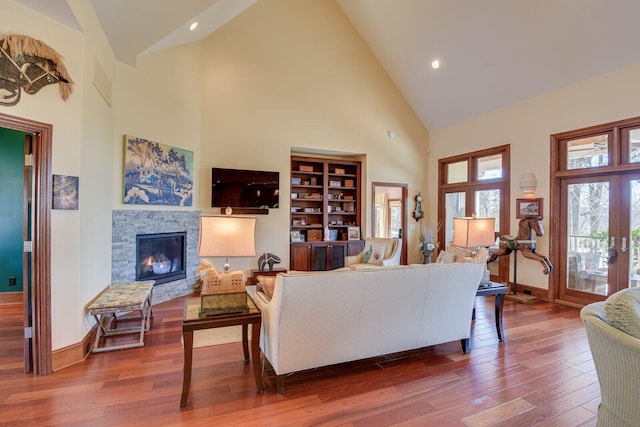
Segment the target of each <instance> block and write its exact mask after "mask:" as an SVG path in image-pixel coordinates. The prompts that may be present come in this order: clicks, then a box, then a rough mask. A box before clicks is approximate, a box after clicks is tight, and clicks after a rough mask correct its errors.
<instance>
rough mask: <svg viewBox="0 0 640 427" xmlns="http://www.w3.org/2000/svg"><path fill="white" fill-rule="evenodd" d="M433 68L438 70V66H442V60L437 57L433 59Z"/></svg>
mask: <svg viewBox="0 0 640 427" xmlns="http://www.w3.org/2000/svg"><path fill="white" fill-rule="evenodd" d="M431 68H433V69H434V70H437V69H438V68H440V61H439V60H437V59H434V60H433V61H431Z"/></svg>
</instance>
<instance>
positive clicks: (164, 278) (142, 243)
mask: <svg viewBox="0 0 640 427" xmlns="http://www.w3.org/2000/svg"><path fill="white" fill-rule="evenodd" d="M186 255H187V233H186V232H178V233H157V234H139V235H137V236H136V280H155V281H156V285H158V284H160V283H166V282H171V281H174V280H179V279H184V278H185V277H186V264H187V262H186V261H187V260H186Z"/></svg>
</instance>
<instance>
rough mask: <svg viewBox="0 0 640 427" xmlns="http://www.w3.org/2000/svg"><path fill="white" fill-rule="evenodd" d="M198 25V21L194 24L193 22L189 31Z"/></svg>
mask: <svg viewBox="0 0 640 427" xmlns="http://www.w3.org/2000/svg"><path fill="white" fill-rule="evenodd" d="M197 26H198V23H197V22H194V23H193V24H191V26H190V27H189V31H193V30H195V29H196V27H197Z"/></svg>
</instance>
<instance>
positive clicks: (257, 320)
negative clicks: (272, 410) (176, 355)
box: [180, 289, 264, 407]
mask: <svg viewBox="0 0 640 427" xmlns="http://www.w3.org/2000/svg"><path fill="white" fill-rule="evenodd" d="M250 291H252V289H248V290H247V306H248V307H249V310H248V311H247V312H246V313H233V314H222V315H217V316H205V315H201V314H200V297H187V298H186V299H185V302H184V313H183V317H182V336H183V340H184V372H183V378H182V397H181V399H180V407H184V406H186V405H187V400H188V399H189V388H190V387H191V368H192V361H193V331H197V330H199V329H211V328H222V327H224V326H236V325H242V349H243V351H244V359H245V360H246V361H249V362H250V363H252V365H253V376H254V379H255V381H256V387H257V389H258V392H260V393H262V392H263V391H264V383H263V382H262V373H261V371H260V328H261V326H262V314H261V313H260V310H259V309H258V307H256V305H255V304H254V302H253V299H252V298H251V292H250ZM249 324H252V325H253V327H252V328H251V358H250V357H249V346H248V343H247V340H248V332H247V330H248V326H249Z"/></svg>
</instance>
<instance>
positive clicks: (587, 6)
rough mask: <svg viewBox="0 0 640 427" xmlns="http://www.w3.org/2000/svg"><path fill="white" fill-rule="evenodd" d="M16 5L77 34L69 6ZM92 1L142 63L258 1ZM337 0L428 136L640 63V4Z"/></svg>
mask: <svg viewBox="0 0 640 427" xmlns="http://www.w3.org/2000/svg"><path fill="white" fill-rule="evenodd" d="M18 1H19V2H21V3H23V4H25V5H26V6H29V7H32V8H34V9H37V10H39V11H41V12H43V13H45V14H47V15H49V16H50V17H52V18H53V19H56V20H58V21H60V22H63V23H65V24H67V25H70V26H72V27H74V28H79V26H78V24H77V22H75V19H74V17H73V14H72V13H71V10H70V9H69V7H68V6H67V3H66V1H65V0H18ZM90 1H91V3H92V5H93V7H94V9H95V11H96V14H97V16H98V18H99V20H100V22H101V24H102V26H103V28H104V31H105V34H106V35H107V38H108V40H109V42H110V44H111V46H112V48H113V50H114V52H115V54H116V56H117V57H118V59H120V60H122V61H124V62H127V63H130V64H135V60H136V57H137V56H138V55H144V54H146V53H149V52H153V51H157V50H160V49H165V48H168V47H171V46H176V45H180V44H184V43H190V42H193V41H196V40H199V39H202V38H204V37H206V36H208V35H209V34H211V33H212V32H213V31H215V30H216V29H217V28H219V27H220V26H222V25H224V24H225V23H226V22H228V21H229V20H231V19H233V18H234V17H236V16H238V15H239V14H241V13H242V12H243V11H244V10H245V9H246V8H248V7H251V6H252V5H253V4H254V3H255V2H256V1H257V0H90ZM260 1H269V0H260ZM325 1H334V0H325ZM335 1H336V2H337V4H338V5H339V6H340V8H342V10H343V11H344V13H345V15H346V16H347V17H348V19H349V20H351V22H352V23H353V25H354V27H355V28H356V29H357V30H358V32H359V33H360V34H361V36H362V37H363V39H364V40H365V41H366V42H367V44H368V45H369V47H370V49H371V51H372V52H373V53H374V55H375V56H376V57H377V58H378V60H379V61H380V63H381V64H382V66H383V67H384V68H385V69H386V71H387V72H388V74H389V75H390V76H391V78H392V79H393V80H394V82H395V84H396V85H397V87H398V88H399V89H400V91H401V92H402V93H403V95H404V96H405V98H406V99H407V101H408V102H409V104H410V105H411V106H412V108H413V109H414V111H415V112H416V114H417V115H418V117H419V118H420V119H421V120H422V122H423V123H424V125H425V127H426V128H427V129H428V130H435V129H438V128H442V127H446V126H449V125H452V124H454V123H456V122H459V121H462V120H465V119H468V118H471V117H474V116H477V115H479V114H483V113H485V112H488V111H492V110H495V109H498V108H501V107H505V106H507V105H510V104H513V103H516V102H518V101H521V100H524V99H527V98H531V97H535V96H537V95H540V94H542V93H545V92H548V91H552V90H556V89H559V88H561V87H564V86H568V85H571V84H574V83H577V82H580V81H582V80H586V79H589V78H592V77H594V76H597V75H599V74H603V73H606V72H609V71H612V70H615V69H618V68H622V67H626V66H629V65H632V64H635V63H638V62H640V48H638V46H637V39H638V36H637V21H638V19H639V18H640V1H637V0H607V1H603V0H537V1H534V0H529V1H513V0H483V1H475V0H446V1H445V0H335ZM124 11H126V13H125V12H124ZM193 21H198V23H199V26H198V29H197V30H196V31H193V32H190V31H189V30H188V26H189V25H190V24H191V23H192V22H193ZM434 59H439V60H440V68H438V69H437V70H436V69H433V68H432V66H431V63H432V61H433V60H434Z"/></svg>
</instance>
